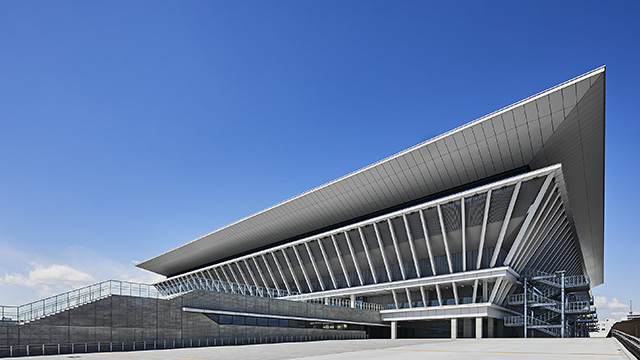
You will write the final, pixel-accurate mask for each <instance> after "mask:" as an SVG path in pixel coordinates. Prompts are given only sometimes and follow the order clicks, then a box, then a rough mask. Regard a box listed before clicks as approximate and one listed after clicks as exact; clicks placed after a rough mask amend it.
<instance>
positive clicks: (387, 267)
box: [373, 223, 393, 281]
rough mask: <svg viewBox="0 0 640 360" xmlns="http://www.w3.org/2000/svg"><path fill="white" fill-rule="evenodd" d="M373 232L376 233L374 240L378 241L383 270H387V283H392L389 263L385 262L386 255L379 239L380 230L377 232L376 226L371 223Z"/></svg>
mask: <svg viewBox="0 0 640 360" xmlns="http://www.w3.org/2000/svg"><path fill="white" fill-rule="evenodd" d="M373 230H374V231H375V233H376V239H377V240H378V247H380V254H381V255H382V262H383V263H384V268H385V270H387V276H388V277H389V278H388V280H389V281H393V278H392V277H391V271H390V270H389V262H388V261H387V255H386V254H385V251H384V245H383V244H382V238H381V237H380V230H378V225H377V224H376V223H373Z"/></svg>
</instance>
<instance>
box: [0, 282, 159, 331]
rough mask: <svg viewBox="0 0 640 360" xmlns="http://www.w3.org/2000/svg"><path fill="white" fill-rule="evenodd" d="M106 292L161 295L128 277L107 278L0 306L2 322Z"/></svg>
mask: <svg viewBox="0 0 640 360" xmlns="http://www.w3.org/2000/svg"><path fill="white" fill-rule="evenodd" d="M108 295H127V296H136V297H146V298H159V297H162V295H161V294H160V292H158V290H157V289H156V288H155V287H154V286H153V285H147V284H140V283H134V282H129V281H117V280H107V281H103V282H101V283H97V284H93V285H89V286H85V287H81V288H79V289H75V290H71V291H67V292H66V293H63V294H59V295H54V296H50V297H48V298H45V299H42V300H38V301H34V302H31V303H28V304H25V305H20V306H0V313H1V314H2V318H1V319H2V322H5V323H6V322H15V323H22V322H27V321H32V320H35V319H39V318H42V317H44V316H47V315H51V314H56V313H59V312H61V311H64V310H68V309H70V308H73V307H77V306H80V305H84V304H87V303H90V302H93V301H95V300H98V299H101V298H103V297H105V296H108Z"/></svg>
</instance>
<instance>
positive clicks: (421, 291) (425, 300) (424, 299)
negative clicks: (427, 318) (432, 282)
mask: <svg viewBox="0 0 640 360" xmlns="http://www.w3.org/2000/svg"><path fill="white" fill-rule="evenodd" d="M420 296H422V306H423V307H427V306H429V305H428V304H427V297H426V296H425V295H424V286H420Z"/></svg>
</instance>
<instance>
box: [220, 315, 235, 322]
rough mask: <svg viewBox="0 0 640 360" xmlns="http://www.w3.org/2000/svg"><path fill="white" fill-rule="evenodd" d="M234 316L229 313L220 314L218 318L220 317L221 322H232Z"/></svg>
mask: <svg viewBox="0 0 640 360" xmlns="http://www.w3.org/2000/svg"><path fill="white" fill-rule="evenodd" d="M232 318H233V317H232V316H229V315H220V316H219V317H218V319H219V321H218V323H219V324H231V320H232Z"/></svg>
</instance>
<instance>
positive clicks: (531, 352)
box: [30, 338, 633, 360]
mask: <svg viewBox="0 0 640 360" xmlns="http://www.w3.org/2000/svg"><path fill="white" fill-rule="evenodd" d="M69 357H73V358H79V359H91V360H102V359H105V360H107V359H108V360H124V359H140V360H143V359H149V360H157V359H180V360H206V359H232V360H237V359H256V360H271V359H274V360H275V359H310V358H313V359H314V360H322V359H366V360H373V359H390V358H398V359H425V358H428V359H430V360H432V359H474V360H483V359H545V360H552V359H633V357H629V355H627V354H626V351H625V350H624V349H623V348H622V347H621V346H620V344H619V343H618V342H617V341H616V340H615V339H611V338H593V339H526V340H525V339H482V340H475V339H464V340H448V339H400V340H336V341H317V342H306V343H282V344H268V345H246V346H225V347H208V348H193V349H174V350H150V351H138V352H124V353H101V354H86V355H85V354H74V355H59V356H58V355H55V356H46V357H44V356H33V357H30V358H35V359H51V360H54V359H68V358H69Z"/></svg>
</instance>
